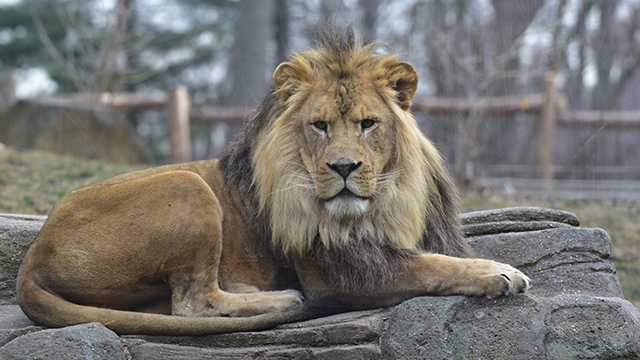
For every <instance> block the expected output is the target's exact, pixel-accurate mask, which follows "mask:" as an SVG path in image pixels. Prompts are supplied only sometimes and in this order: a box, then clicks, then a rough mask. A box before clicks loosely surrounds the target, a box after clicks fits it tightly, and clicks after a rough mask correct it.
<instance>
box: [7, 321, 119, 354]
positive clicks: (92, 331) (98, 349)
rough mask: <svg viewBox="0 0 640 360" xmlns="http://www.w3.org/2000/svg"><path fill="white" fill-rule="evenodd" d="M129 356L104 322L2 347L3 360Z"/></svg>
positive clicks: (54, 331) (34, 336) (45, 333)
mask: <svg viewBox="0 0 640 360" xmlns="http://www.w3.org/2000/svg"><path fill="white" fill-rule="evenodd" d="M126 356H128V355H125V349H124V347H123V345H122V343H121V341H120V338H119V337H118V335H116V334H115V333H114V332H113V331H111V330H109V329H107V328H106V327H104V325H102V324H100V323H90V324H82V325H76V326H68V327H65V328H61V329H47V330H42V331H38V332H34V333H30V334H27V335H23V336H20V337H18V338H16V339H14V340H12V341H10V342H9V343H7V344H6V345H4V346H3V347H1V348H0V359H3V360H5V359H6V360H39V359H42V360H44V359H47V360H125V359H127V357H126Z"/></svg>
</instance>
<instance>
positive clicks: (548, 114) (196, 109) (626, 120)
mask: <svg viewBox="0 0 640 360" xmlns="http://www.w3.org/2000/svg"><path fill="white" fill-rule="evenodd" d="M544 84H545V85H544V92H543V93H542V94H533V95H527V96H501V97H487V98H478V99H458V98H441V97H420V98H417V99H416V100H415V101H414V104H413V111H414V112H415V113H422V114H433V115H438V114H463V115H464V114H484V115H488V114H500V115H510V114H514V115H515V114H516V113H521V112H529V113H533V114H535V115H537V116H538V121H540V126H538V127H537V128H538V132H539V133H538V137H537V139H538V142H537V144H536V155H537V156H536V159H537V160H536V161H537V164H536V170H537V174H538V176H539V177H540V178H542V179H545V180H551V179H553V178H554V159H553V149H554V139H555V137H556V136H555V135H556V131H557V128H558V127H559V126H565V127H607V128H620V127H622V128H640V112H623V111H570V110H568V109H567V106H566V103H567V102H566V99H565V97H564V96H563V95H562V94H558V93H557V92H556V86H555V75H554V74H553V73H547V74H546V75H545V80H544ZM29 102H31V103H36V104H41V105H48V106H55V107H64V108H71V109H87V110H101V109H103V110H121V111H129V110H163V111H166V113H167V119H168V124H167V127H168V132H169V134H170V145H171V160H172V161H174V162H183V161H189V160H191V158H192V156H191V142H190V136H189V134H190V130H189V129H190V124H191V122H200V123H202V122H204V123H218V122H224V123H229V124H239V123H240V122H241V121H242V120H243V119H245V118H247V117H248V116H250V115H251V113H252V111H251V110H250V109H243V108H233V107H216V106H196V105H192V104H191V100H190V97H189V94H188V92H187V90H186V88H184V87H181V86H180V87H177V88H175V89H172V90H171V91H169V92H168V93H167V94H160V95H146V94H145V95H142V94H132V93H117V94H109V93H104V94H72V95H64V96H54V97H46V98H39V99H34V100H29Z"/></svg>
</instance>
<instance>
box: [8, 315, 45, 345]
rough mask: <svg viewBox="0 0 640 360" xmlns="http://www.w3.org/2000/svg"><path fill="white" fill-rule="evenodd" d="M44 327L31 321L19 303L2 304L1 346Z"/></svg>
mask: <svg viewBox="0 0 640 360" xmlns="http://www.w3.org/2000/svg"><path fill="white" fill-rule="evenodd" d="M42 329H44V328H43V327H40V326H36V325H35V324H34V323H33V322H31V320H29V318H28V317H27V316H26V315H25V314H24V313H23V312H22V310H20V307H19V306H18V305H0V347H2V346H3V345H4V344H6V343H8V342H9V341H11V340H13V339H15V338H17V337H18V336H22V335H25V334H28V333H31V332H35V331H40V330H42Z"/></svg>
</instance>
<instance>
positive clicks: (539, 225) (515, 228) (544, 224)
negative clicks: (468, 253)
mask: <svg viewBox="0 0 640 360" xmlns="http://www.w3.org/2000/svg"><path fill="white" fill-rule="evenodd" d="M571 226H572V225H569V224H565V223H561V222H555V221H496V222H487V223H480V224H468V225H463V226H462V232H463V234H464V236H466V237H473V236H481V235H492V234H503V233H511V232H527V231H537V230H547V229H556V228H566V227H571Z"/></svg>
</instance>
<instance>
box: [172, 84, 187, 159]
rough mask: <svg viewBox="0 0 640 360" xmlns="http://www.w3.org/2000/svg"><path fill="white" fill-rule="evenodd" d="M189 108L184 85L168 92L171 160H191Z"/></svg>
mask: <svg viewBox="0 0 640 360" xmlns="http://www.w3.org/2000/svg"><path fill="white" fill-rule="evenodd" d="M190 110H191V100H190V99H189V93H188V92H187V89H186V88H185V87H184V86H178V87H176V88H175V89H173V90H171V91H170V92H169V98H168V99H167V112H168V115H169V116H168V117H169V137H170V141H171V160H172V161H173V162H185V161H190V160H191V138H190V137H189V135H190V131H189V112H190Z"/></svg>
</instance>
